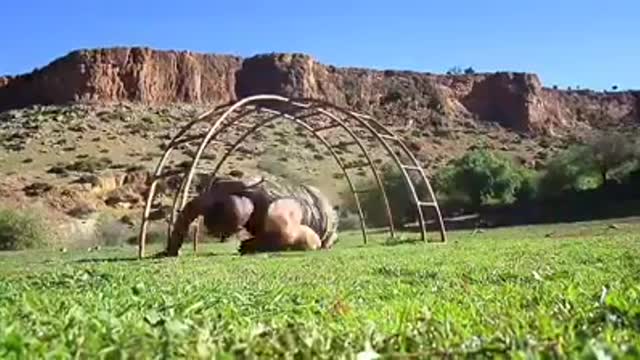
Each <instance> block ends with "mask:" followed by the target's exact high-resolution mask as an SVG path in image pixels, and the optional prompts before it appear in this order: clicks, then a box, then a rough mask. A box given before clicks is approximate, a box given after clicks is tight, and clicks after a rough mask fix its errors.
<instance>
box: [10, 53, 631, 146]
mask: <svg viewBox="0 0 640 360" xmlns="http://www.w3.org/2000/svg"><path fill="white" fill-rule="evenodd" d="M258 93H276V94H281V95H285V96H294V97H311V98H319V99H325V100H328V101H330V102H332V103H335V104H338V105H344V106H349V107H351V108H354V109H356V110H359V111H366V112H370V113H373V114H374V115H375V116H377V117H384V118H385V119H386V120H389V121H393V122H397V121H404V122H412V123H418V124H420V123H429V122H430V123H442V122H446V121H448V120H449V119H452V118H456V117H461V118H475V119H479V120H484V121H492V122H497V123H499V124H501V125H503V126H505V127H508V128H512V129H514V130H518V131H528V132H534V133H544V134H554V132H555V131H556V130H562V129H566V128H571V127H574V126H596V127H597V126H610V125H611V124H622V123H638V122H639V120H638V118H639V114H640V111H638V108H639V103H640V100H638V99H639V98H640V95H639V93H638V92H616V93H596V92H584V91H561V90H553V89H547V88H544V87H543V86H542V84H541V82H540V80H539V79H538V77H537V76H536V75H535V74H527V73H504V72H502V73H494V74H472V75H456V76H454V75H434V74H428V73H418V72H411V71H377V70H368V69H357V68H336V67H333V66H327V65H323V64H320V63H318V62H317V61H315V60H314V59H313V58H311V57H310V56H308V55H304V54H264V55H258V56H254V57H251V58H247V59H242V58H239V57H234V56H226V55H212V54H196V53H191V52H176V51H156V50H152V49H149V48H111V49H96V50H79V51H74V52H72V53H70V54H69V55H67V56H65V57H63V58H60V59H58V60H56V61H54V62H52V63H51V64H49V65H48V66H46V67H45V68H43V69H40V70H36V71H34V72H33V73H30V74H26V75H21V76H17V77H5V78H0V110H6V109H11V108H17V107H24V106H29V105H33V104H64V103H69V102H121V101H133V102H141V103H147V104H165V103H171V102H188V103H201V104H220V103H226V102H229V101H233V100H237V99H239V98H242V97H245V96H248V95H253V94H258Z"/></svg>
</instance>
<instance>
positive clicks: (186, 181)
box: [139, 95, 446, 257]
mask: <svg viewBox="0 0 640 360" xmlns="http://www.w3.org/2000/svg"><path fill="white" fill-rule="evenodd" d="M263 101H269V102H272V101H273V102H276V103H283V104H288V105H291V106H292V107H293V108H294V109H297V110H294V111H293V113H289V112H281V111H277V110H273V109H269V108H267V107H264V106H260V105H259V103H260V102H263ZM252 103H258V105H257V106H255V105H253V104H252ZM250 107H255V108H253V109H252V110H249V111H248V113H253V112H267V113H271V114H275V115H276V116H277V117H283V118H286V119H289V120H292V121H293V122H294V123H296V124H298V125H300V126H302V127H303V128H304V129H306V130H308V131H310V132H312V134H313V135H314V136H315V137H316V138H318V139H319V140H320V141H321V142H322V143H323V144H324V145H325V146H326V147H327V148H328V149H329V151H330V152H331V154H332V156H333V157H334V159H335V160H336V162H337V163H338V165H339V166H340V167H341V169H342V170H343V172H344V174H345V178H346V179H347V182H348V184H349V187H350V190H351V192H352V193H353V195H354V198H355V200H356V205H357V207H358V213H359V214H358V215H359V217H360V222H361V227H362V230H363V237H364V240H365V242H366V238H367V236H366V231H365V229H366V225H365V223H364V217H363V214H362V209H361V207H360V202H359V198H358V196H357V193H358V191H357V190H356V189H355V187H354V186H353V183H352V182H351V179H350V177H349V175H348V173H347V171H346V167H345V166H344V164H342V162H341V160H340V158H339V157H338V156H337V154H336V153H335V152H334V151H333V149H332V146H331V144H329V143H328V142H326V140H325V139H324V138H323V137H322V136H320V135H319V134H318V131H319V130H320V129H313V128H312V127H311V126H309V125H308V124H307V123H306V122H304V121H302V120H301V119H300V118H298V117H296V116H295V113H296V112H297V111H300V110H310V109H312V110H316V112H314V113H313V114H311V115H307V116H306V117H309V116H315V115H317V114H321V115H324V116H326V117H328V118H329V119H330V120H331V122H334V123H336V124H337V125H335V126H330V128H333V127H340V128H342V129H343V130H345V131H346V132H347V133H348V134H349V135H350V136H351V138H352V139H353V140H354V142H355V143H356V144H357V145H358V147H359V148H360V149H361V150H362V152H363V154H364V155H365V158H366V159H367V163H368V165H369V167H370V168H371V169H372V171H373V173H374V177H375V179H376V183H377V185H378V187H379V190H380V191H382V195H383V200H384V203H385V207H386V210H387V213H388V220H389V229H390V232H391V235H392V236H393V233H394V229H393V219H392V215H391V211H390V207H389V204H388V198H387V196H386V191H385V190H384V187H383V186H382V181H381V179H380V177H379V176H378V173H377V171H376V169H375V166H374V164H373V162H372V161H371V158H370V157H369V155H368V153H367V151H366V149H365V147H364V145H363V144H362V142H361V141H360V140H359V139H358V137H357V136H356V134H355V133H354V132H353V131H352V130H351V129H350V128H349V126H348V125H347V123H346V122H345V121H344V120H341V119H340V118H339V117H337V116H335V115H334V114H332V113H330V112H329V111H328V110H329V109H330V110H334V111H337V112H338V113H339V114H342V115H343V116H344V117H345V118H346V119H350V120H353V121H355V123H356V124H358V125H360V126H362V127H364V128H365V129H367V130H368V131H369V132H370V133H371V134H372V135H373V136H374V138H375V139H376V140H378V142H379V143H380V144H381V145H382V146H383V147H384V149H385V150H386V152H387V153H388V154H389V156H390V157H391V158H392V159H393V161H394V162H395V163H396V165H397V166H398V168H399V169H400V171H401V174H402V175H403V179H404V182H405V185H406V187H407V188H408V191H409V194H410V196H411V197H412V198H413V201H414V203H415V204H416V211H417V213H418V220H419V224H420V229H421V233H422V239H423V240H424V241H426V225H425V220H424V213H423V211H422V206H431V207H435V210H436V215H437V217H438V225H439V227H440V234H441V240H442V241H443V242H444V241H446V230H445V228H444V221H443V219H442V215H441V213H440V209H439V206H438V203H437V200H436V198H435V193H434V192H433V189H432V187H431V184H430V182H429V180H428V179H427V177H426V175H425V172H424V170H423V169H422V167H421V166H420V164H419V163H418V161H417V159H416V158H415V157H414V156H413V154H412V153H411V152H410V151H409V149H408V148H407V146H406V145H405V144H404V143H403V142H402V141H401V140H400V138H398V137H397V136H395V135H394V134H393V133H392V132H391V131H390V130H388V129H387V128H386V127H384V126H383V125H382V124H380V123H379V122H377V121H376V120H375V119H374V118H372V117H370V116H368V115H364V114H359V113H356V112H353V111H348V110H346V109H343V108H341V107H339V106H336V105H334V104H331V103H329V102H326V101H322V100H317V99H308V98H297V99H288V98H286V97H283V96H280V95H255V96H250V97H247V98H245V99H242V100H240V101H238V102H235V103H233V104H226V105H223V106H220V107H217V108H215V109H212V110H210V111H207V112H205V113H203V114H201V115H200V116H198V117H197V118H196V119H195V120H193V121H191V122H190V123H189V124H187V126H185V127H184V128H183V129H182V130H181V131H180V132H179V133H178V134H176V136H174V137H173V138H172V140H171V142H170V144H169V146H168V147H167V149H166V151H165V153H164V154H163V156H162V158H161V159H160V162H159V163H158V166H157V167H156V171H155V172H154V179H153V181H152V183H151V186H150V189H149V193H148V196H147V202H146V204H145V209H144V214H143V222H142V225H141V229H140V239H139V257H142V256H143V254H144V243H145V238H146V230H147V223H148V215H149V212H150V207H151V204H152V202H153V197H154V194H155V187H156V185H157V180H158V179H160V178H162V177H163V175H162V174H161V173H162V168H163V166H164V163H165V162H166V159H167V157H168V156H169V154H170V152H171V150H172V149H173V148H174V147H175V146H177V144H183V143H188V142H191V141H194V140H200V139H201V140H202V141H201V142H200V145H199V147H198V150H197V152H196V154H195V155H194V157H193V159H192V162H191V165H190V167H189V169H188V172H186V177H183V181H182V182H181V186H180V188H179V189H178V192H177V194H176V197H175V198H174V209H173V211H172V214H171V220H170V223H172V222H173V221H174V220H175V219H174V217H175V213H176V211H175V210H176V209H175V206H176V205H178V203H179V204H180V208H182V207H184V205H185V204H186V201H187V198H188V194H189V189H190V187H191V182H192V180H193V176H194V173H195V169H196V167H197V164H198V162H199V160H200V157H201V156H202V153H203V151H204V149H205V148H206V147H207V145H208V144H209V143H210V142H211V141H212V140H213V139H215V137H216V136H217V135H218V134H220V133H221V132H222V131H223V130H224V129H226V128H228V127H230V126H232V125H233V124H234V123H236V122H237V121H240V120H241V119H242V118H244V117H245V116H248V115H249V114H247V113H244V114H241V115H239V116H238V118H237V119H235V120H233V121H231V122H230V123H229V124H225V125H224V126H221V124H223V123H224V122H225V120H226V119H227V118H229V116H231V114H232V113H233V112H234V111H236V110H238V109H241V108H250ZM215 114H221V115H220V116H219V117H218V118H217V120H215V121H214V122H213V123H212V124H211V125H210V127H209V130H208V131H207V132H206V134H205V135H204V136H202V135H197V136H192V137H183V135H184V134H185V133H186V132H187V131H188V130H189V129H191V127H193V125H194V124H196V123H199V122H202V121H206V119H209V118H211V117H213V115H215ZM265 123H266V122H262V123H260V124H258V125H257V126H254V127H252V128H251V129H250V130H249V131H247V133H245V134H244V136H243V137H242V138H241V139H240V140H239V141H237V142H236V144H234V145H232V148H231V149H229V150H228V151H227V153H226V154H225V156H224V157H223V159H222V161H219V162H218V165H217V166H216V169H215V170H214V174H215V173H216V172H217V171H218V169H219V168H220V166H221V165H222V163H223V162H224V160H225V159H226V158H227V157H228V156H229V154H230V153H231V152H233V151H234V150H235V149H236V148H237V147H238V146H239V144H240V143H241V142H242V140H244V138H246V137H247V136H248V135H250V134H251V133H253V132H254V131H256V130H257V129H258V128H260V127H261V126H263V125H264V124H265ZM376 128H378V129H376ZM386 140H390V141H393V142H397V143H398V145H399V147H400V149H401V150H402V152H403V153H405V154H406V155H407V156H408V157H409V160H410V161H411V162H412V163H413V164H410V165H407V164H403V163H402V162H401V160H400V159H399V157H398V156H397V155H396V153H395V152H394V150H393V149H392V147H391V146H390V145H389V144H388V143H387V141H386ZM407 170H418V171H419V172H420V174H421V177H422V179H423V181H424V182H425V183H426V186H427V190H428V192H429V195H430V197H431V201H430V202H425V201H421V200H420V199H419V197H418V193H417V191H416V188H415V186H414V184H413V182H412V178H411V177H410V176H409V174H408V172H407ZM179 195H181V196H179ZM178 197H180V198H181V201H177V200H178ZM170 226H171V224H170ZM169 229H170V228H169ZM169 231H170V230H169ZM195 248H196V244H195V243H194V249H195Z"/></svg>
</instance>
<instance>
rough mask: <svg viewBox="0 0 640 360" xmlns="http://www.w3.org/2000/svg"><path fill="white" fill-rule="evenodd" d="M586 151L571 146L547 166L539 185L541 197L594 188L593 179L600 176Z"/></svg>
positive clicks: (582, 148) (581, 147) (579, 147)
mask: <svg viewBox="0 0 640 360" xmlns="http://www.w3.org/2000/svg"><path fill="white" fill-rule="evenodd" d="M585 149H586V148H585V147H583V146H571V147H569V148H568V149H567V150H565V151H564V152H562V153H560V154H558V155H556V156H555V157H553V158H552V159H551V160H550V161H549V162H548V163H547V164H546V165H545V168H544V170H543V172H542V175H541V178H540V183H539V191H540V196H542V197H550V196H555V195H558V194H560V193H562V192H564V191H575V190H585V189H588V188H591V187H593V178H594V177H598V176H599V175H598V173H597V171H595V169H594V167H593V166H592V164H591V163H590V161H589V160H588V157H586V154H585ZM590 184H591V185H590Z"/></svg>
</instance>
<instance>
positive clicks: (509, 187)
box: [436, 150, 525, 207]
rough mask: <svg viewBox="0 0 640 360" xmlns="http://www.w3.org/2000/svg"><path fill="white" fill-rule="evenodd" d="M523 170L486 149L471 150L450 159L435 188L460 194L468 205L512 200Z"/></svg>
mask: <svg viewBox="0 0 640 360" xmlns="http://www.w3.org/2000/svg"><path fill="white" fill-rule="evenodd" d="M524 179H525V173H524V172H523V170H522V169H521V168H520V167H519V166H517V165H516V164H515V163H514V162H513V161H511V159H509V158H507V157H505V156H502V155H500V154H498V153H493V152H490V151H486V150H474V151H471V152H468V153H466V154H465V155H464V156H462V157H461V158H459V159H456V160H454V161H453V162H452V163H451V164H450V165H449V166H448V167H447V168H445V169H444V170H443V171H441V172H440V173H439V175H438V176H437V179H436V184H437V186H438V188H440V189H442V190H443V192H445V193H447V194H454V193H462V194H464V195H465V196H466V197H467V198H468V200H469V202H470V205H471V206H473V207H478V206H481V205H483V204H486V203H489V202H491V201H498V202H510V201H513V200H514V199H515V195H516V193H517V191H518V190H519V189H520V187H521V185H522V183H523V180H524Z"/></svg>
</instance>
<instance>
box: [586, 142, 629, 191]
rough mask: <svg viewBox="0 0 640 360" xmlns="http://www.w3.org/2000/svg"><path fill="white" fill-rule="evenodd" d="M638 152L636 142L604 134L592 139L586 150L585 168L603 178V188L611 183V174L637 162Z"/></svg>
mask: <svg viewBox="0 0 640 360" xmlns="http://www.w3.org/2000/svg"><path fill="white" fill-rule="evenodd" d="M637 154H638V151H637V147H636V144H635V141H634V140H632V139H631V138H629V137H627V136H625V135H623V134H620V133H614V134H602V135H599V136H596V137H593V138H591V139H590V140H589V141H588V142H587V145H586V147H585V149H584V153H583V155H584V159H583V161H585V162H586V164H585V167H587V168H592V169H593V171H596V172H597V173H598V174H599V175H600V177H601V184H602V186H606V185H607V184H608V183H609V180H610V179H609V174H610V173H611V172H613V171H615V170H618V169H620V168H622V167H623V166H625V165H628V164H629V163H632V162H635V160H636V157H637Z"/></svg>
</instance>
